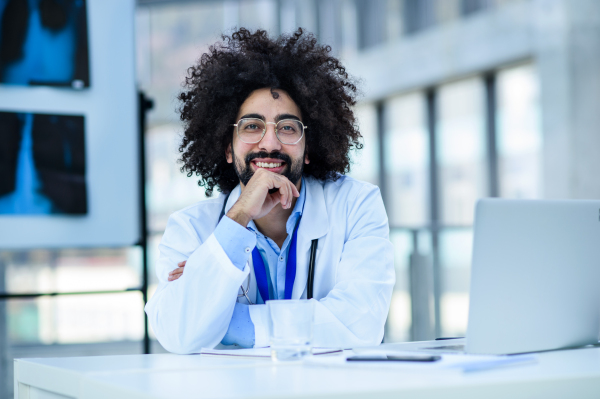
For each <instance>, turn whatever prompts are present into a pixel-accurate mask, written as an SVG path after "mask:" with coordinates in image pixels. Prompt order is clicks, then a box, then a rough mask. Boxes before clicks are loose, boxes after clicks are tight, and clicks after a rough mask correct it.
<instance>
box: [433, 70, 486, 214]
mask: <svg viewBox="0 0 600 399" xmlns="http://www.w3.org/2000/svg"><path fill="white" fill-rule="evenodd" d="M436 124H437V129H436V135H437V137H436V138H437V156H438V165H439V166H438V170H439V186H440V187H439V188H440V198H439V204H440V215H441V223H442V224H445V225H470V224H472V223H473V214H474V206H475V201H476V200H477V199H478V198H480V197H485V196H487V193H488V179H487V176H488V172H487V171H488V169H487V161H486V141H485V137H486V133H485V92H484V85H483V81H482V79H481V78H479V77H477V78H471V79H466V80H461V81H458V82H454V83H449V84H446V85H443V86H440V88H439V91H438V119H437V121H436Z"/></svg>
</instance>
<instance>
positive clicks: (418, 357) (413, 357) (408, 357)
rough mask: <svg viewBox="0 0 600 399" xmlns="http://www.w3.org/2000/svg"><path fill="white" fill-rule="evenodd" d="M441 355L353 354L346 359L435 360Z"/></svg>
mask: <svg viewBox="0 0 600 399" xmlns="http://www.w3.org/2000/svg"><path fill="white" fill-rule="evenodd" d="M441 358H442V357H441V356H435V355H419V354H415V355H399V356H396V355H381V356H352V357H349V358H347V359H346V361H348V362H388V361H393V362H435V361H438V360H440V359H441Z"/></svg>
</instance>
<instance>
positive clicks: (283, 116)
mask: <svg viewBox="0 0 600 399" xmlns="http://www.w3.org/2000/svg"><path fill="white" fill-rule="evenodd" d="M240 119H262V120H263V121H264V120H266V118H265V117H264V115H261V114H246V115H244V116H242V117H241V118H240ZM284 119H294V120H297V121H298V122H302V121H301V120H300V118H298V117H297V116H296V115H293V114H279V115H277V116H275V122H279V121H281V120H284Z"/></svg>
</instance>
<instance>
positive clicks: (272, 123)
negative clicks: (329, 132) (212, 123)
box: [231, 118, 308, 145]
mask: <svg viewBox="0 0 600 399" xmlns="http://www.w3.org/2000/svg"><path fill="white" fill-rule="evenodd" d="M253 119H254V120H259V121H261V122H263V123H264V124H265V128H264V129H263V132H262V134H261V135H260V139H259V140H258V141H255V142H253V143H248V142H246V141H244V140H242V138H241V137H240V131H239V129H238V125H239V124H240V122H241V121H244V120H253ZM283 121H294V122H298V123H300V125H302V135H301V136H300V138H299V139H298V140H296V141H295V142H293V143H284V142H283V141H281V139H280V138H279V134H278V133H277V124H279V122H283ZM269 124H271V125H275V137H277V140H278V141H279V142H280V143H281V144H283V145H296V144H298V143H299V142H300V140H302V138H303V137H304V131H305V130H306V129H308V126H305V125H304V123H302V121H300V120H298V119H282V120H280V121H277V122H267V121H264V120H262V119H260V118H242V119H240V120H239V121H238V122H237V123H234V124H232V125H231V126H235V134H236V135H237V137H238V139H240V141H241V142H242V143H244V144H258V143H260V142H261V140H262V139H263V137H265V134H267V125H269Z"/></svg>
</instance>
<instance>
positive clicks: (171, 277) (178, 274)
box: [168, 261, 185, 281]
mask: <svg viewBox="0 0 600 399" xmlns="http://www.w3.org/2000/svg"><path fill="white" fill-rule="evenodd" d="M182 263H183V265H181V264H182ZM177 265H181V267H178V268H177V269H174V270H171V272H170V273H169V279H168V280H169V281H175V280H177V279H178V278H179V277H181V275H182V274H183V267H184V266H185V261H183V262H179V263H178V264H177Z"/></svg>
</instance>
